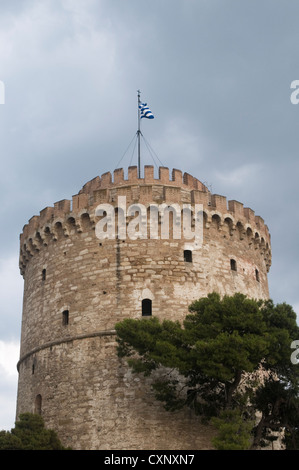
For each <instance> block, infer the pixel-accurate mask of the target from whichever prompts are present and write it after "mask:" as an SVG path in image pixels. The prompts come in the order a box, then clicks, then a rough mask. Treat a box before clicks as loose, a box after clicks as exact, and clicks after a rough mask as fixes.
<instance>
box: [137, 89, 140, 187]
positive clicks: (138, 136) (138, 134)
mask: <svg viewBox="0 0 299 470" xmlns="http://www.w3.org/2000/svg"><path fill="white" fill-rule="evenodd" d="M139 106H140V90H138V131H137V138H138V178H139V179H140V178H141V175H140V134H141V131H140V107H139Z"/></svg>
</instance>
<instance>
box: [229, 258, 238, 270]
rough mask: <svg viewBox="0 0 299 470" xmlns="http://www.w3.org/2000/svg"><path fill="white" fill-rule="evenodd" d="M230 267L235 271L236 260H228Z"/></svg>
mask: <svg viewBox="0 0 299 470" xmlns="http://www.w3.org/2000/svg"><path fill="white" fill-rule="evenodd" d="M230 269H231V270H232V271H237V262H236V260H235V259H231V260H230Z"/></svg>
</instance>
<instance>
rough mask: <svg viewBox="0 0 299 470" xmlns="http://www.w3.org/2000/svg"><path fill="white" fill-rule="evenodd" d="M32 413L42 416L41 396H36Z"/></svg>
mask: <svg viewBox="0 0 299 470" xmlns="http://www.w3.org/2000/svg"><path fill="white" fill-rule="evenodd" d="M34 411H35V413H36V414H38V415H41V414H42V396H41V395H36V397H35V406H34Z"/></svg>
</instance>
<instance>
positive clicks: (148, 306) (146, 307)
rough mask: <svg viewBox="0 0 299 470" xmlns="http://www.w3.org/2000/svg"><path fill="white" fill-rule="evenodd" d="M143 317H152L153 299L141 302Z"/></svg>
mask: <svg viewBox="0 0 299 470" xmlns="http://www.w3.org/2000/svg"><path fill="white" fill-rule="evenodd" d="M141 308H142V316H143V317H150V316H151V314H152V301H151V299H143V300H142V302H141Z"/></svg>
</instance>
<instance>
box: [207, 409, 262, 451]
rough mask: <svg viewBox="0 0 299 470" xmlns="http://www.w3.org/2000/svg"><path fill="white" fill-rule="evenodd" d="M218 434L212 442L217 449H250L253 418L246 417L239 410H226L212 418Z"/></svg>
mask: <svg viewBox="0 0 299 470" xmlns="http://www.w3.org/2000/svg"><path fill="white" fill-rule="evenodd" d="M211 422H212V424H213V425H214V426H215V427H216V429H217V430H218V436H217V437H215V438H214V439H213V440H212V442H213V445H214V446H215V449H217V450H248V449H249V448H250V447H251V444H252V433H251V431H252V428H253V426H254V421H253V420H248V419H244V417H243V416H242V414H241V413H240V411H239V410H237V409H234V410H224V411H222V412H221V413H220V416H219V418H212V420H211Z"/></svg>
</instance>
